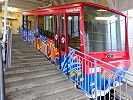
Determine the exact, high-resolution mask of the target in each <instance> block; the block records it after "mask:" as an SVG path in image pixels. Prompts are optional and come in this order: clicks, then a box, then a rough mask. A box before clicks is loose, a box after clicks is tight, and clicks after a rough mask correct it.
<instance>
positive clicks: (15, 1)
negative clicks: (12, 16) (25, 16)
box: [8, 0, 41, 9]
mask: <svg viewBox="0 0 133 100" xmlns="http://www.w3.org/2000/svg"><path fill="white" fill-rule="evenodd" d="M8 5H9V6H12V7H17V8H21V9H35V8H38V7H40V6H41V5H40V4H38V3H33V2H26V1H25V0H23V1H22V0H9V4H8Z"/></svg>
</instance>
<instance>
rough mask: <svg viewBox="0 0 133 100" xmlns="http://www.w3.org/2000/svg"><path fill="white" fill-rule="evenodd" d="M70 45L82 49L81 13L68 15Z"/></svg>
mask: <svg viewBox="0 0 133 100" xmlns="http://www.w3.org/2000/svg"><path fill="white" fill-rule="evenodd" d="M68 46H69V47H72V48H75V49H77V50H80V32H79V15H71V16H68Z"/></svg>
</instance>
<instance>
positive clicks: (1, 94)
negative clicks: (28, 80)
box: [0, 44, 5, 100]
mask: <svg viewBox="0 0 133 100" xmlns="http://www.w3.org/2000/svg"><path fill="white" fill-rule="evenodd" d="M2 49H3V47H2V44H0V100H5V86H4V66H3V56H2Z"/></svg>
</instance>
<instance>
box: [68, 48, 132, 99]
mask: <svg viewBox="0 0 133 100" xmlns="http://www.w3.org/2000/svg"><path fill="white" fill-rule="evenodd" d="M69 49H70V50H71V51H72V50H74V53H72V55H71V57H70V62H69V63H68V66H70V67H69V68H70V79H71V80H72V81H73V82H74V83H75V84H76V85H77V86H78V87H79V88H80V89H82V90H84V91H85V92H86V94H87V95H88V96H89V97H90V98H94V99H95V100H103V99H104V100H112V98H113V100H116V98H117V99H119V100H123V99H124V100H133V80H129V79H127V78H126V77H124V75H125V74H128V75H129V76H130V77H132V79H133V74H132V73H130V72H128V71H126V70H128V69H126V68H125V69H122V68H118V67H116V66H114V65H112V64H109V63H106V62H104V61H101V60H99V59H96V58H94V57H92V56H90V55H87V54H84V53H82V52H80V51H77V50H75V49H73V48H70V47H69ZM125 67H128V66H125ZM77 70H78V71H77ZM129 83H131V84H130V85H129ZM105 95H106V96H105Z"/></svg>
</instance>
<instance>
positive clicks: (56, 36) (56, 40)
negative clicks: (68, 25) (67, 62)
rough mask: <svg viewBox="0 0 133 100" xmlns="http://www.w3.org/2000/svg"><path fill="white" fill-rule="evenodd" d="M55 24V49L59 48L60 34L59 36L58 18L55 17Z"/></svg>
mask: <svg viewBox="0 0 133 100" xmlns="http://www.w3.org/2000/svg"><path fill="white" fill-rule="evenodd" d="M53 23H54V27H53V29H54V33H55V36H54V40H55V47H56V48H58V40H59V39H58V38H59V37H58V34H57V16H54V21H53Z"/></svg>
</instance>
